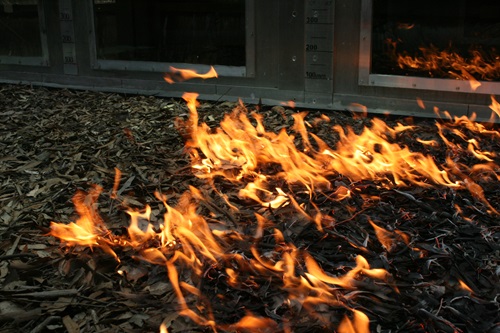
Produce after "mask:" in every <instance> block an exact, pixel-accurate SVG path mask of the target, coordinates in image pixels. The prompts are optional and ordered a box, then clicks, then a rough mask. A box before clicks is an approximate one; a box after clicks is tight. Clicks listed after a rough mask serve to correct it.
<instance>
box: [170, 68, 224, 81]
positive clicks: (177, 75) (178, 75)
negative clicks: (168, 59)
mask: <svg viewBox="0 0 500 333" xmlns="http://www.w3.org/2000/svg"><path fill="white" fill-rule="evenodd" d="M169 69H170V71H169V72H168V73H165V75H164V76H163V79H164V80H165V82H167V83H170V84H172V83H176V82H182V81H186V80H191V79H211V78H216V77H218V76H217V72H216V71H215V69H214V68H213V67H212V66H210V70H209V71H208V72H206V73H205V74H198V73H196V72H195V71H193V70H192V69H180V68H175V67H172V66H170V67H169Z"/></svg>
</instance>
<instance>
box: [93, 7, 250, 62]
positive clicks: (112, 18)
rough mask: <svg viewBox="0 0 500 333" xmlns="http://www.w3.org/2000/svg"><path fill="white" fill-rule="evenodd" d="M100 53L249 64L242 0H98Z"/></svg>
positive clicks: (127, 57)
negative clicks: (246, 54)
mask: <svg viewBox="0 0 500 333" xmlns="http://www.w3.org/2000/svg"><path fill="white" fill-rule="evenodd" d="M94 11H95V25H96V26H95V30H96V43H97V58H98V59H109V60H132V61H134V60H135V61H155V62H182V63H191V64H209V65H216V64H217V65H229V66H230V65H232V66H244V65H245V1H244V0H182V1H181V0H170V1H166V0H116V1H110V0H95V1H94Z"/></svg>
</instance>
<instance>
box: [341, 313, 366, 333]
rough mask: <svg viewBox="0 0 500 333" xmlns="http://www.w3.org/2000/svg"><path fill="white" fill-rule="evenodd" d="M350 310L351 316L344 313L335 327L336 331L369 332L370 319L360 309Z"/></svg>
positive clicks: (343, 332) (347, 332)
mask: <svg viewBox="0 0 500 333" xmlns="http://www.w3.org/2000/svg"><path fill="white" fill-rule="evenodd" d="M352 312H353V318H352V319H350V318H349V317H348V316H347V315H346V317H345V318H344V320H343V321H342V322H341V323H340V326H339V327H338V329H337V331H338V333H369V332H370V328H369V323H370V319H368V317H367V316H366V315H365V314H364V313H363V312H361V311H358V310H355V309H352Z"/></svg>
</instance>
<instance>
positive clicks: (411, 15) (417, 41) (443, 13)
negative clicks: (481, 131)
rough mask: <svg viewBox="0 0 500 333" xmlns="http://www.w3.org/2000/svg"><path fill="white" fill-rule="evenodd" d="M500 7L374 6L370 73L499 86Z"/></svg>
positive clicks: (451, 2) (377, 1) (386, 2)
mask: <svg viewBox="0 0 500 333" xmlns="http://www.w3.org/2000/svg"><path fill="white" fill-rule="evenodd" d="M499 13H500V1H498V0H479V1H473V0H461V1H457V0H440V1H435V0H419V1H414V0H411V1H410V0H397V1H391V0H374V1H373V31H372V73H376V74H392V75H409V76H421V77H436V78H453V79H469V78H475V79H477V80H486V81H500V15H499Z"/></svg>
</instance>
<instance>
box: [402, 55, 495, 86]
mask: <svg viewBox="0 0 500 333" xmlns="http://www.w3.org/2000/svg"><path fill="white" fill-rule="evenodd" d="M393 47H394V48H395V47H396V46H395V45H394V46H393ZM419 50H420V53H421V55H415V56H412V55H408V54H405V53H403V54H397V55H396V61H397V64H398V66H399V67H400V68H401V69H410V70H418V71H421V72H423V73H427V74H428V75H430V76H431V77H449V78H453V79H459V80H466V81H469V83H470V85H471V89H472V90H473V91H475V90H476V89H477V88H478V87H479V86H481V83H480V82H479V81H478V79H480V80H483V81H492V80H496V79H498V78H499V77H500V58H499V57H498V56H497V55H495V54H494V53H493V52H492V54H486V53H485V52H481V51H479V50H471V51H470V52H469V53H470V56H469V57H464V56H462V55H460V54H458V53H457V52H454V51H452V50H439V49H438V48H437V47H435V46H432V45H431V46H430V47H420V48H419ZM394 53H395V50H394Z"/></svg>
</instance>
